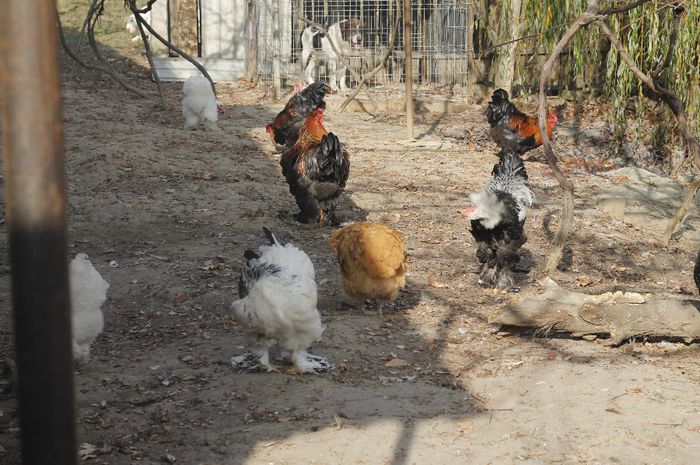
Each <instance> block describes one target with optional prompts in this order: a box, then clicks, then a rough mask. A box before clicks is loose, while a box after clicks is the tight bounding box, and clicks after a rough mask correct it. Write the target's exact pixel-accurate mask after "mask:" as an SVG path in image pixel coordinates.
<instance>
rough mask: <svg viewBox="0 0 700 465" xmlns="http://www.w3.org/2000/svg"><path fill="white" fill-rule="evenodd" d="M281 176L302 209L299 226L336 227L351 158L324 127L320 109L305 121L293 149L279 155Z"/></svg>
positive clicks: (298, 215) (336, 138) (299, 215)
mask: <svg viewBox="0 0 700 465" xmlns="http://www.w3.org/2000/svg"><path fill="white" fill-rule="evenodd" d="M280 165H281V166H282V174H284V177H285V178H286V180H287V184H289V192H291V193H292V195H293V196H294V198H295V200H296V202H297V205H298V206H299V208H300V209H301V211H300V212H299V213H297V214H296V215H294V218H295V219H296V220H297V221H299V222H301V223H307V224H308V223H314V222H315V223H318V224H320V225H321V226H323V225H324V224H326V222H329V223H330V224H333V225H337V224H339V221H338V218H337V217H336V215H335V208H336V203H337V201H338V197H339V196H340V194H341V192H343V190H344V189H345V183H346V182H347V180H348V175H349V174H350V158H349V155H348V153H347V151H346V150H344V149H343V147H342V145H341V144H340V140H339V139H338V137H337V136H336V135H335V134H333V133H332V132H331V133H329V132H328V131H326V128H325V127H324V126H323V110H322V109H320V108H317V109H316V110H314V111H313V112H311V114H310V115H309V116H308V117H307V118H306V121H304V125H303V126H302V127H301V129H300V130H299V138H298V139H297V141H296V143H295V144H294V146H293V147H292V148H290V149H288V150H287V151H286V152H284V153H283V154H282V158H281V159H280Z"/></svg>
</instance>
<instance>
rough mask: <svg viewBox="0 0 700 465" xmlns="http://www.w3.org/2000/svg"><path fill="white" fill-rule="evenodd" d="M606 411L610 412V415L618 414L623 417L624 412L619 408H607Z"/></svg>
mask: <svg viewBox="0 0 700 465" xmlns="http://www.w3.org/2000/svg"><path fill="white" fill-rule="evenodd" d="M605 411H606V412H610V413H615V414H617V415H622V410H620V409H619V408H617V407H612V408H606V409H605Z"/></svg>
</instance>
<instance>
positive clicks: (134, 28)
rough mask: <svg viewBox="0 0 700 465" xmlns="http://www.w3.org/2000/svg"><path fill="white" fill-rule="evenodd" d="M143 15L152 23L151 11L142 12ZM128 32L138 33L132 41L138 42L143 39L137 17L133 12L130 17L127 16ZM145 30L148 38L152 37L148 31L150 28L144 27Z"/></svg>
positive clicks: (144, 18) (145, 19)
mask: <svg viewBox="0 0 700 465" xmlns="http://www.w3.org/2000/svg"><path fill="white" fill-rule="evenodd" d="M141 17H142V18H143V20H144V21H146V22H147V23H148V24H151V12H150V11H147V12H145V13H144V14H142V15H141ZM126 32H128V33H129V34H136V36H135V37H133V38H132V39H131V41H132V42H138V41H139V40H141V34H140V33H139V25H138V24H137V23H136V17H135V16H134V14H133V13H132V14H131V15H130V16H129V17H128V18H126ZM143 32H144V33H145V34H146V39H150V38H151V34H150V33H149V32H148V29H146V28H143Z"/></svg>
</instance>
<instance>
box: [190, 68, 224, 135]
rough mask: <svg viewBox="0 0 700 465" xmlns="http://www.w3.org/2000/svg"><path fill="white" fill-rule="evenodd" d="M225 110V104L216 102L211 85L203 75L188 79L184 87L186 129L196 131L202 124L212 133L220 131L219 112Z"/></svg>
mask: <svg viewBox="0 0 700 465" xmlns="http://www.w3.org/2000/svg"><path fill="white" fill-rule="evenodd" d="M224 109H225V106H224V104H222V103H221V102H219V101H218V100H216V96H214V90H213V89H212V88H211V83H210V82H209V80H208V79H207V78H205V77H204V76H202V75H194V76H190V77H189V78H187V80H186V81H185V83H184V84H183V86H182V115H183V116H184V117H185V128H187V129H194V128H196V127H197V125H198V124H199V123H200V122H202V123H204V127H205V128H206V129H208V130H210V131H218V130H220V129H219V127H218V126H217V125H216V122H217V121H218V119H219V112H223V111H224Z"/></svg>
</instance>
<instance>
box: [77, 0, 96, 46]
mask: <svg viewBox="0 0 700 465" xmlns="http://www.w3.org/2000/svg"><path fill="white" fill-rule="evenodd" d="M99 1H100V0H92V5H90V9H89V10H88V12H87V15H85V21H83V26H82V27H81V28H80V35H79V36H78V44H77V45H76V46H75V53H76V54H78V53H80V45H81V44H82V43H83V37H85V30H86V29H87V26H88V23H89V22H90V18H91V17H92V14H93V12H94V10H95V8H97V2H99Z"/></svg>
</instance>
